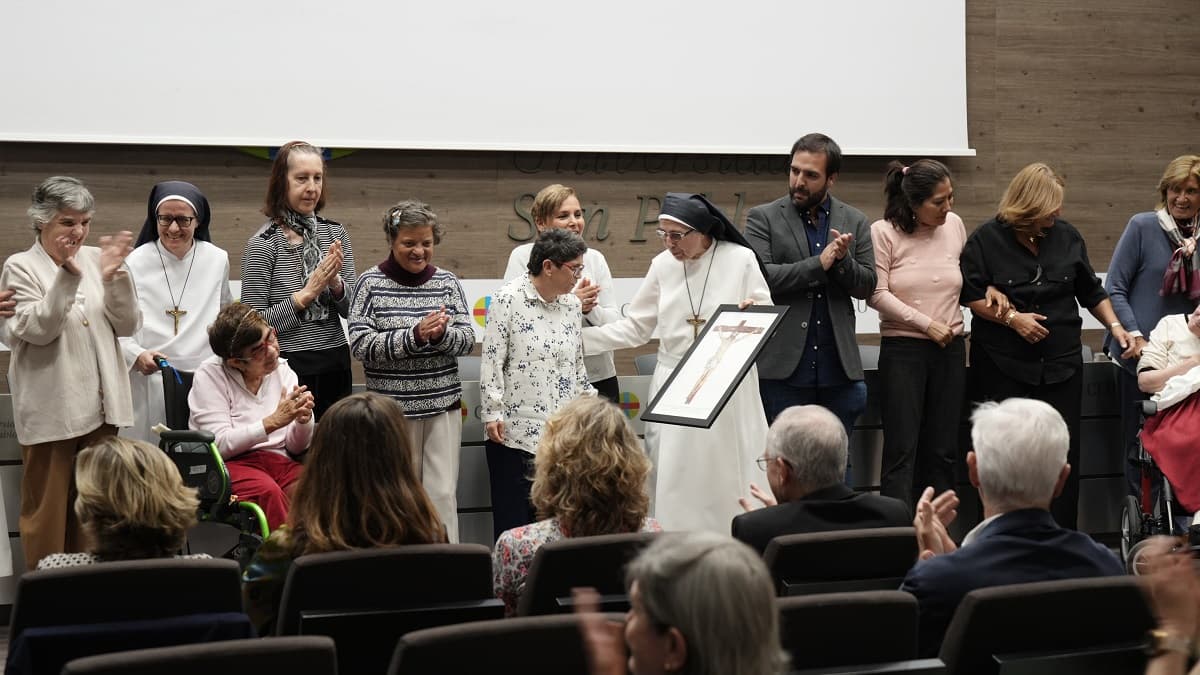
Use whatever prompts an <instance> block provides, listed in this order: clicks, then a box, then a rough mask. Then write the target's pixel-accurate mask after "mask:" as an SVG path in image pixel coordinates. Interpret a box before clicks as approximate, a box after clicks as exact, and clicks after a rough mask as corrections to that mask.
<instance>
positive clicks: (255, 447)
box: [188, 302, 314, 530]
mask: <svg viewBox="0 0 1200 675" xmlns="http://www.w3.org/2000/svg"><path fill="white" fill-rule="evenodd" d="M208 343H209V346H210V347H211V348H212V350H213V354H214V356H212V357H210V358H209V359H208V360H206V361H205V362H204V363H203V364H201V365H200V368H199V369H198V370H196V374H195V379H194V380H193V381H192V389H191V391H190V392H189V393H188V407H189V408H190V409H191V419H190V424H189V426H190V427H191V428H193V429H203V430H205V431H211V432H212V434H213V435H214V436H215V437H216V443H217V449H218V450H219V451H220V452H221V457H222V458H224V460H225V468H226V469H228V471H229V480H230V482H231V483H232V492H233V494H236V495H237V496H238V498H239V499H241V500H242V501H248V502H254V503H255V504H258V505H259V506H260V507H262V510H263V512H264V513H266V516H267V524H268V525H269V526H270V528H271V529H272V530H273V529H275V528H277V527H279V526H280V525H282V524H283V523H284V522H285V521H286V520H287V514H288V505H289V504H290V502H291V491H292V486H293V485H294V484H295V483H296V481H297V480H299V478H300V469H301V465H300V463H299V462H297V461H296V460H295V459H293V457H295V456H296V455H300V454H303V453H304V451H306V450H307V449H308V444H309V441H310V440H311V439H312V435H313V427H314V424H313V405H314V402H313V395H312V393H310V392H309V391H308V389H307V388H306V387H304V386H301V385H300V384H299V381H298V379H297V377H296V373H295V372H294V371H292V369H291V368H290V367H288V364H287V361H285V360H283V359H281V358H279V342H278V341H277V339H276V334H275V328H274V327H272V326H271V325H270V324H268V323H267V322H266V320H265V319H263V318H262V316H261V315H259V313H258V312H256V311H254V308H253V307H250V306H249V305H244V304H242V303H240V302H235V303H233V304H230V305H227V306H225V307H223V308H222V309H221V311H220V313H219V314H217V318H216V320H214V321H213V324H212V325H211V326H209V327H208Z"/></svg>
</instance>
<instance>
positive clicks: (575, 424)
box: [492, 396, 661, 614]
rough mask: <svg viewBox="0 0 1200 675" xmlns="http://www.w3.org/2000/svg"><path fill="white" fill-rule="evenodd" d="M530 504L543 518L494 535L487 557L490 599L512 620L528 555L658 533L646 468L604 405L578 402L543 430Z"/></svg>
mask: <svg viewBox="0 0 1200 675" xmlns="http://www.w3.org/2000/svg"><path fill="white" fill-rule="evenodd" d="M534 464H535V467H536V469H535V470H536V474H535V475H534V478H533V493H532V498H533V504H534V506H536V507H537V512H538V516H539V517H541V518H544V520H539V521H538V522H536V523H533V524H532V525H523V526H521V527H516V528H513V529H511V530H508V531H506V532H504V533H503V534H501V535H500V539H499V540H498V541H497V542H496V548H495V549H494V550H493V551H492V582H493V585H494V586H495V589H496V597H498V598H500V599H501V600H503V601H504V608H505V610H506V612H507V613H508V614H512V613H513V612H514V611H515V610H516V607H517V599H518V598H519V597H520V595H521V591H522V590H524V587H525V575H526V574H527V573H528V572H529V566H530V565H532V564H533V557H534V554H536V553H537V550H538V549H539V548H541V547H542V546H543V545H545V544H548V543H550V542H552V541H558V540H559V539H562V538H564V537H587V536H592V535H597V534H617V533H620V532H638V531H641V532H658V531H660V530H661V528H660V527H659V525H658V523H657V522H656V521H655V520H654V519H653V518H647V517H646V514H647V513H648V512H649V510H650V499H649V497H648V496H647V495H646V489H645V486H646V476H648V475H649V474H650V460H649V459H647V458H646V453H644V452H643V451H642V444H641V443H639V442H638V439H637V436H636V435H635V434H634V433H633V429H632V428H630V426H629V422H627V421H626V419H625V413H623V412H621V410H620V408H617V406H615V405H613V404H612V403H610V402H608V400H606V399H603V398H599V397H595V396H583V397H580V398H577V399H575V400H574V401H571V402H570V403H568V404H566V405H565V406H563V408H562V410H559V411H558V412H557V413H556V414H555V415H554V416H553V417H551V418H550V421H549V422H547V423H546V432H545V434H543V435H542V441H541V444H539V445H538V453H537V459H536V460H535V461H534Z"/></svg>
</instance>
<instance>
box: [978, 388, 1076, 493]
mask: <svg viewBox="0 0 1200 675" xmlns="http://www.w3.org/2000/svg"><path fill="white" fill-rule="evenodd" d="M1070 444H1071V433H1070V431H1069V430H1068V429H1067V423H1066V422H1064V421H1063V418H1062V415H1060V414H1059V413H1058V411H1057V410H1055V409H1054V408H1053V407H1051V406H1050V404H1048V403H1045V402H1044V401H1035V400H1033V399H1028V398H1010V399H1005V400H1004V401H1001V402H1000V403H995V402H992V401H988V402H985V403H981V404H980V405H979V407H977V408H976V409H975V412H973V413H971V447H972V449H973V450H974V451H975V467H976V471H977V473H978V474H979V484H980V491H981V492H982V493H983V494H984V495H985V496H987V498H988V499H989V501H991V502H992V503H993V504H994V505H995V506H996V507H998V508H1001V509H1003V510H1006V511H1009V510H1014V509H1020V508H1045V507H1046V506H1047V505H1048V504H1049V503H1050V501H1051V500H1052V499H1054V487H1055V486H1056V485H1057V484H1058V477H1059V474H1060V473H1061V472H1062V468H1063V466H1064V465H1065V464H1066V463H1067V449H1068V448H1069V447H1070Z"/></svg>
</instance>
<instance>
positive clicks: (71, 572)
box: [9, 558, 242, 640]
mask: <svg viewBox="0 0 1200 675" xmlns="http://www.w3.org/2000/svg"><path fill="white" fill-rule="evenodd" d="M241 611H242V593H241V574H240V571H239V570H238V566H237V563H236V562H234V561H232V560H196V559H174V558H169V559H157V560H128V561H122V562H110V563H98V564H95V565H85V566H80V567H67V568H62V569H50V570H40V571H35V572H29V573H28V574H25V575H22V576H21V578H20V580H18V581H17V592H16V597H15V598H14V600H13V609H12V618H11V621H10V623H9V639H10V640H15V639H16V638H17V636H18V635H20V633H21V631H22V630H24V629H26V628H29V627H34V626H66V625H73V624H87V623H103V622H108V621H133V620H137V619H155V618H164V617H173V616H181V615H185V614H210V613H211V614H216V613H222V612H241Z"/></svg>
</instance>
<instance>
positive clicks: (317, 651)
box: [62, 636, 338, 675]
mask: <svg viewBox="0 0 1200 675" xmlns="http://www.w3.org/2000/svg"><path fill="white" fill-rule="evenodd" d="M62 672H63V675H159V674H160V673H171V675H215V674H219V675H262V673H287V674H288V675H337V672H338V671H337V662H336V661H335V659H334V647H333V640H330V639H329V638H327V637H320V636H309V637H280V638H267V639H257V640H227V641H224V642H213V643H208V644H202V645H183V646H180V647H160V648H156V649H139V650H137V651H129V652H116V653H114V654H104V655H102V656H89V657H86V658H82V659H76V660H74V661H71V662H70V663H68V664H67V665H66V667H65V668H63V671H62Z"/></svg>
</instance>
